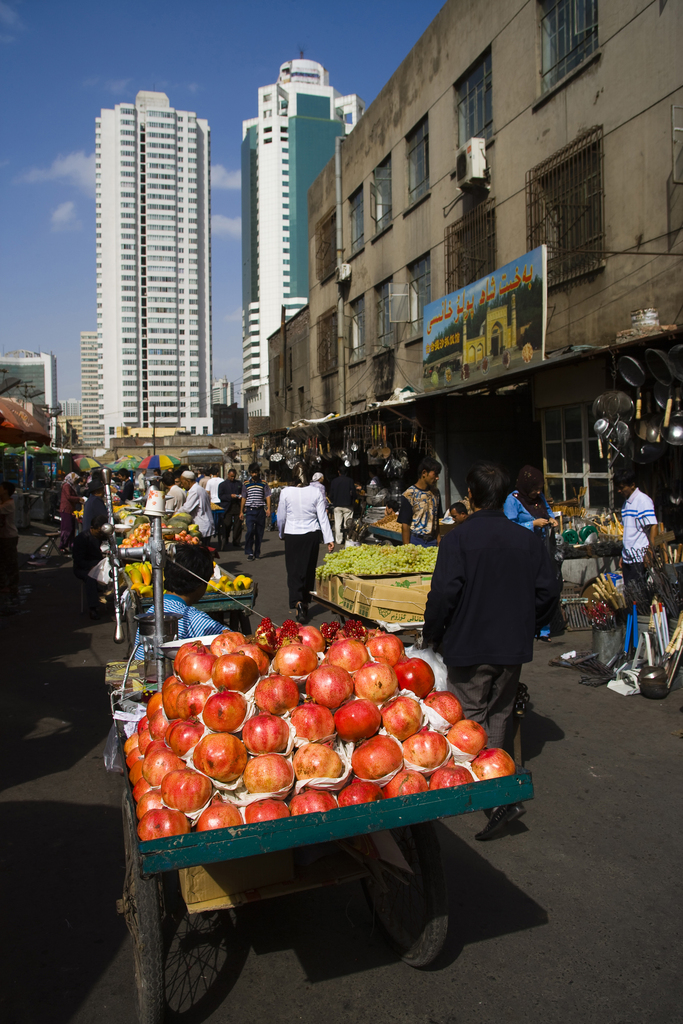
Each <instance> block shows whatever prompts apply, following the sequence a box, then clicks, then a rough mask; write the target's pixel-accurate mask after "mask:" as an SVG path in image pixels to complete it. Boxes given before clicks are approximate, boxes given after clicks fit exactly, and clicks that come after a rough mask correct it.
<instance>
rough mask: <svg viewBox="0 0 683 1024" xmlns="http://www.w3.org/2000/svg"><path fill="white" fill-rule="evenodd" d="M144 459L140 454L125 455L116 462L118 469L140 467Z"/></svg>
mask: <svg viewBox="0 0 683 1024" xmlns="http://www.w3.org/2000/svg"><path fill="white" fill-rule="evenodd" d="M141 462H142V459H141V458H140V457H139V456H138V455H124V457H123V458H122V459H119V460H118V462H117V463H116V468H117V469H139V467H140V463H141Z"/></svg>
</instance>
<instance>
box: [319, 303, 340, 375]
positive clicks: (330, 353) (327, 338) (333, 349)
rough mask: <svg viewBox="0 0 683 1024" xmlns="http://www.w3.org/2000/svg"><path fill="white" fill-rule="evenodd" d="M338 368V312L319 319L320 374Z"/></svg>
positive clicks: (329, 310)
mask: <svg viewBox="0 0 683 1024" xmlns="http://www.w3.org/2000/svg"><path fill="white" fill-rule="evenodd" d="M336 368H337V310H336V309H334V308H332V309H328V311H327V312H326V313H323V315H322V316H319V317H318V373H327V372H329V371H330V370H335V369H336Z"/></svg>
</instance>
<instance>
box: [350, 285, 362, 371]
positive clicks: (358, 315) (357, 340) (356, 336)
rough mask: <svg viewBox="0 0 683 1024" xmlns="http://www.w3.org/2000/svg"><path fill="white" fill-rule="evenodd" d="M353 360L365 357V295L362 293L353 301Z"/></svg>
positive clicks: (351, 356)
mask: <svg viewBox="0 0 683 1024" xmlns="http://www.w3.org/2000/svg"><path fill="white" fill-rule="evenodd" d="M350 342H351V345H350V348H351V351H350V354H349V358H350V361H351V362H354V361H355V360H356V359H364V358H365V296H364V295H360V296H359V297H358V298H357V299H356V300H355V301H354V302H352V303H351V338H350Z"/></svg>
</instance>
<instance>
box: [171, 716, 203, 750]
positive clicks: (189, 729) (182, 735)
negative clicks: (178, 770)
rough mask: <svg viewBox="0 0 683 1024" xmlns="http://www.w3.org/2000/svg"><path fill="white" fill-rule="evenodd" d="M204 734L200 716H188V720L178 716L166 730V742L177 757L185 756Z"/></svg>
mask: <svg viewBox="0 0 683 1024" xmlns="http://www.w3.org/2000/svg"><path fill="white" fill-rule="evenodd" d="M203 735H204V726H203V725H202V723H201V722H200V721H199V719H198V718H188V719H187V721H184V720H183V719H182V718H177V719H176V720H175V722H171V724H170V725H169V727H168V729H167V731H166V743H167V744H168V746H169V747H170V748H171V750H172V751H173V753H174V754H176V755H177V757H183V755H184V754H187V752H188V751H190V750H192V748H193V747H194V746H195V744H197V743H199V741H200V739H201V738H202V736H203Z"/></svg>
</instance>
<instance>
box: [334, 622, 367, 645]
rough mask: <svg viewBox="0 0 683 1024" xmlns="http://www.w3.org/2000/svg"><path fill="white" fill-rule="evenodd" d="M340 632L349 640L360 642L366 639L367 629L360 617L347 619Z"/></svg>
mask: <svg viewBox="0 0 683 1024" xmlns="http://www.w3.org/2000/svg"><path fill="white" fill-rule="evenodd" d="M341 632H342V633H343V634H344V636H347V637H349V639H351V640H360V642H361V643H362V644H364V643H365V642H366V641H367V639H368V631H367V629H366V628H365V626H364V625H363V623H362V622H361V621H360V619H347V621H346V622H345V623H344V625H343V626H342V628H341Z"/></svg>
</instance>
